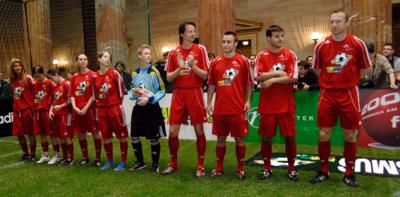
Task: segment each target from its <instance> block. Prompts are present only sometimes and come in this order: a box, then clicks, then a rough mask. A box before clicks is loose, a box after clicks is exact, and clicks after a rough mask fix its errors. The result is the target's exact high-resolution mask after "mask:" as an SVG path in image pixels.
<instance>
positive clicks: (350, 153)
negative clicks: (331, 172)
mask: <svg viewBox="0 0 400 197" xmlns="http://www.w3.org/2000/svg"><path fill="white" fill-rule="evenodd" d="M356 153H357V145H356V143H355V142H345V144H344V159H345V162H346V172H345V173H344V175H345V176H348V175H351V174H353V172H354V163H355V161H356Z"/></svg>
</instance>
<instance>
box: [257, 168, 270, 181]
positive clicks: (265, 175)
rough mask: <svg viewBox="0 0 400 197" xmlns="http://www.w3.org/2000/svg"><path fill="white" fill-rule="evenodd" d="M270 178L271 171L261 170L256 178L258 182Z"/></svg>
mask: <svg viewBox="0 0 400 197" xmlns="http://www.w3.org/2000/svg"><path fill="white" fill-rule="evenodd" d="M271 176H272V171H271V170H265V169H264V170H261V173H260V174H259V175H258V176H257V179H258V180H266V179H270V178H271Z"/></svg>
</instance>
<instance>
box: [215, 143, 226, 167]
mask: <svg viewBox="0 0 400 197" xmlns="http://www.w3.org/2000/svg"><path fill="white" fill-rule="evenodd" d="M225 152H226V146H217V147H216V149H215V153H216V155H217V169H216V170H217V171H218V172H223V171H224V157H225Z"/></svg>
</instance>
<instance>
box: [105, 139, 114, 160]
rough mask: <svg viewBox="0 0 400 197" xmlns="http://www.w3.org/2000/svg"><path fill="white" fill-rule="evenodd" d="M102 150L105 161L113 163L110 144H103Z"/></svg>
mask: <svg viewBox="0 0 400 197" xmlns="http://www.w3.org/2000/svg"><path fill="white" fill-rule="evenodd" d="M104 150H106V156H107V161H109V162H114V158H113V146H112V143H111V142H110V143H107V144H106V143H104Z"/></svg>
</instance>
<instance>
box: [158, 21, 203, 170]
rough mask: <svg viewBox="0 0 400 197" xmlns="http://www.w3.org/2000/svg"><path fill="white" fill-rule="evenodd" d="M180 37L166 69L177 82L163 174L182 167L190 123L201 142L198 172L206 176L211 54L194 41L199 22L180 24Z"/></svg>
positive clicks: (170, 77) (198, 149)
mask: <svg viewBox="0 0 400 197" xmlns="http://www.w3.org/2000/svg"><path fill="white" fill-rule="evenodd" d="M178 30H179V41H180V43H181V45H179V46H178V47H176V49H174V50H172V51H171V52H170V53H169V56H168V60H167V65H166V68H165V69H166V70H167V80H168V81H169V82H173V83H174V92H173V96H172V101H171V112H170V118H169V124H170V128H169V138H168V144H169V150H170V154H171V162H170V163H169V164H168V166H167V167H166V168H165V169H164V170H163V171H162V174H171V173H173V172H175V171H176V170H177V169H178V161H177V159H178V148H179V139H178V134H179V128H180V125H181V124H185V123H187V119H188V115H189V117H190V123H191V125H193V127H194V130H195V132H196V137H197V142H196V147H197V171H196V176H197V177H202V176H204V153H205V151H206V137H205V135H204V128H203V123H204V122H206V121H207V118H206V110H205V107H204V101H203V90H202V87H203V82H204V80H206V79H207V74H208V73H207V72H208V64H209V60H208V54H207V50H206V48H205V47H204V46H202V45H199V44H194V43H193V41H194V40H195V36H196V24H195V23H193V22H183V23H181V24H180V25H179V28H178Z"/></svg>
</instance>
